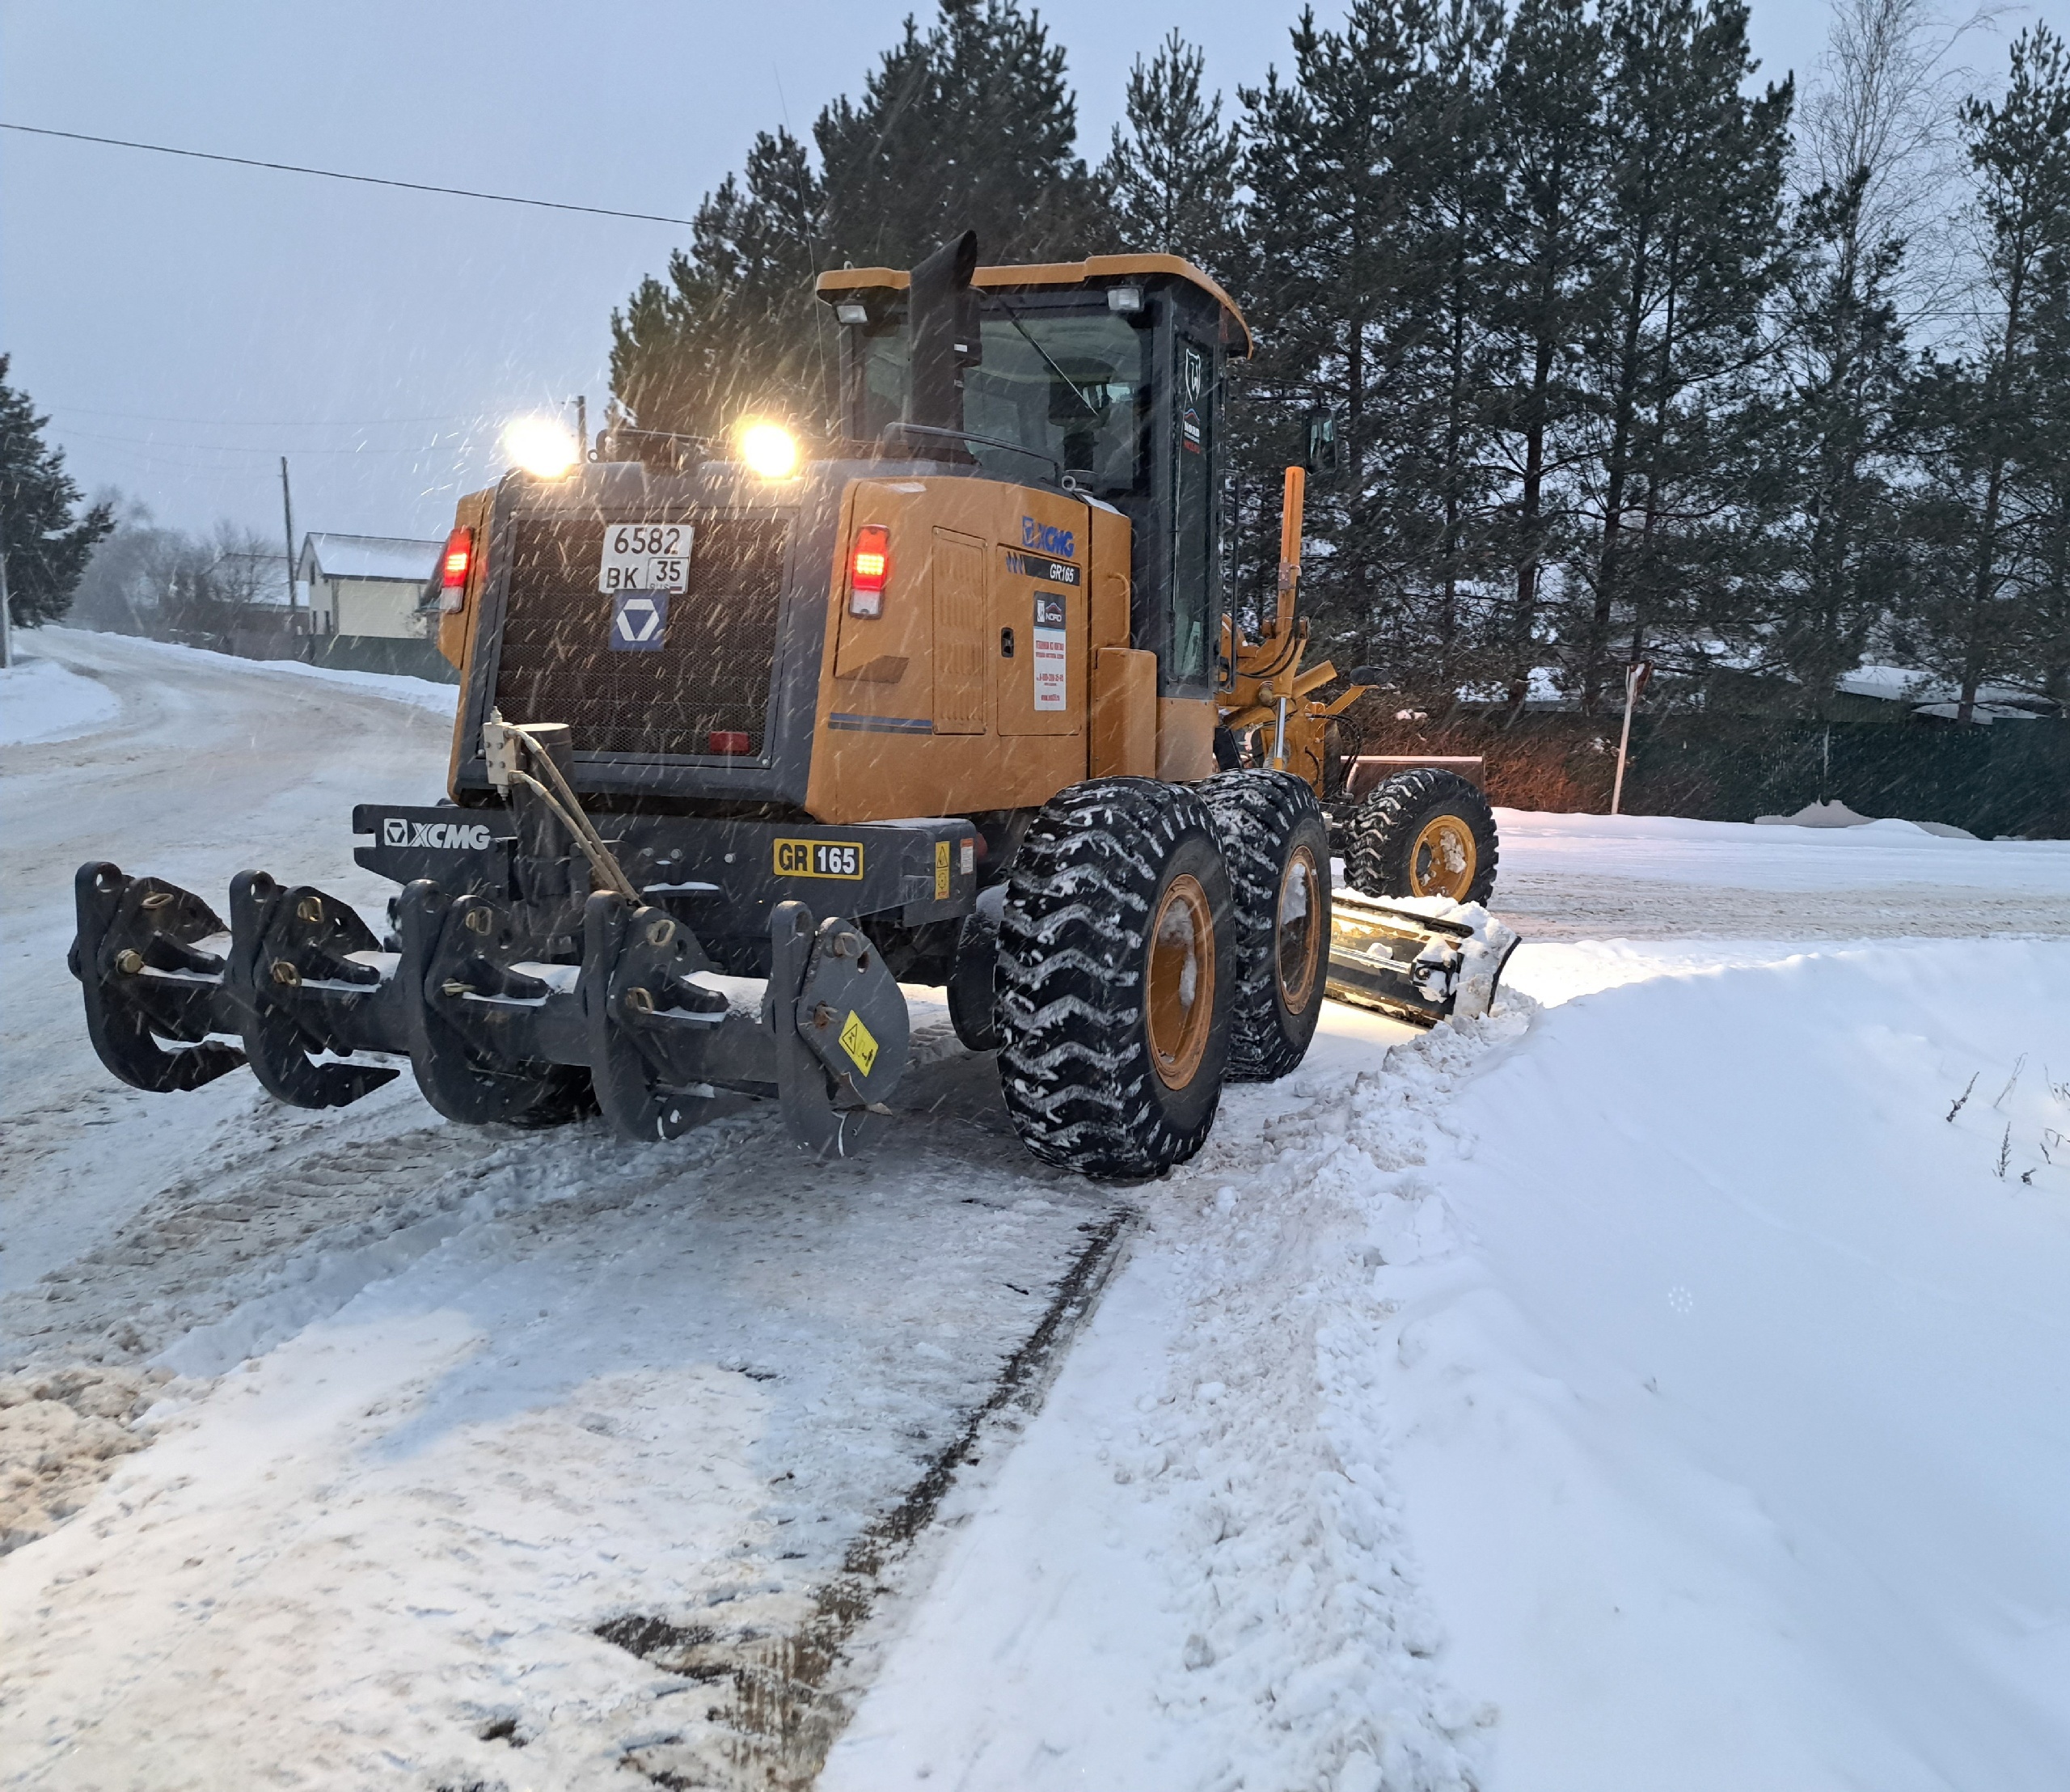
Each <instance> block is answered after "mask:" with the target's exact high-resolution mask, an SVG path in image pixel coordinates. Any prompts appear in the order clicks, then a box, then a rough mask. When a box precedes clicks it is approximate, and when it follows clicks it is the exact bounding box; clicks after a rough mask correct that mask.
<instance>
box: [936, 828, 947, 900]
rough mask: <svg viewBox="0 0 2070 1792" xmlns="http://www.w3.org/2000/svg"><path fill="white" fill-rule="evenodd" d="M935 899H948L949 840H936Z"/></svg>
mask: <svg viewBox="0 0 2070 1792" xmlns="http://www.w3.org/2000/svg"><path fill="white" fill-rule="evenodd" d="M935 900H936V902H947V901H948V841H946V840H937V841H936V842H935Z"/></svg>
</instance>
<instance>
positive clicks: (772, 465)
mask: <svg viewBox="0 0 2070 1792" xmlns="http://www.w3.org/2000/svg"><path fill="white" fill-rule="evenodd" d="M740 450H741V459H742V460H744V461H746V463H747V466H748V471H750V472H752V473H754V474H757V475H759V476H760V477H762V478H763V479H788V478H789V477H790V476H791V475H792V474H793V473H795V472H796V471H797V470H798V438H797V437H796V436H794V435H792V433H791V432H790V431H789V430H788V429H785V428H784V426H783V425H782V424H780V423H769V422H766V421H765V422H754V423H749V424H746V425H742V427H741V436H740Z"/></svg>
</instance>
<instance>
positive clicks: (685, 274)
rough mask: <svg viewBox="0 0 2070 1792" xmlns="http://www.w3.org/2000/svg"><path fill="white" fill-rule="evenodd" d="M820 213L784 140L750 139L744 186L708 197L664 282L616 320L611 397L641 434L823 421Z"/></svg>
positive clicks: (735, 183)
mask: <svg viewBox="0 0 2070 1792" xmlns="http://www.w3.org/2000/svg"><path fill="white" fill-rule="evenodd" d="M821 209H822V192H821V189H820V185H819V183H818V181H817V179H816V177H815V176H814V175H813V171H812V167H811V165H810V163H809V159H808V158H807V156H806V154H805V147H804V146H803V145H801V143H799V142H798V141H797V140H796V138H795V137H792V136H791V135H790V133H788V132H787V131H778V132H776V133H775V134H774V135H771V134H769V133H763V135H761V136H759V137H756V139H755V140H754V147H753V148H752V149H751V150H750V152H749V154H748V159H747V169H746V176H745V179H737V178H736V177H735V176H733V175H727V177H726V178H725V180H723V181H722V182H720V185H719V187H718V188H717V190H716V192H712V193H710V194H708V195H707V196H706V197H705V200H704V201H703V204H702V205H699V207H698V210H697V217H696V219H695V223H694V225H693V226H692V229H691V247H690V249H689V251H688V252H687V253H686V252H684V251H681V250H678V251H677V252H676V253H675V254H674V255H673V256H670V259H669V273H668V280H667V282H666V283H665V284H664V283H663V282H662V281H659V280H657V279H655V278H653V277H652V276H649V277H648V278H647V279H646V280H644V281H641V282H640V285H639V287H638V288H637V290H636V291H635V292H634V293H633V294H632V298H631V299H630V300H629V301H628V302H627V306H626V308H625V310H624V311H623V312H617V311H615V312H613V313H612V315H611V390H612V391H613V392H614V393H615V395H617V398H618V399H619V403H620V404H621V405H623V407H624V408H626V409H627V410H628V411H630V412H632V414H633V416H635V417H636V419H637V420H638V423H639V425H640V427H641V428H642V429H662V430H672V431H676V432H678V433H682V434H686V435H695V436H712V437H716V436H720V435H723V434H724V433H725V432H726V431H727V430H728V429H730V428H731V427H732V426H733V424H734V423H736V422H737V421H738V420H739V418H740V417H741V416H742V415H743V414H744V413H746V412H775V413H777V414H779V415H781V414H789V415H791V416H796V417H798V418H800V419H801V420H803V421H806V422H808V423H810V424H817V422H818V421H819V420H820V418H821V416H822V415H823V413H824V410H825V394H826V352H827V351H826V328H827V326H826V319H824V318H822V316H820V315H818V314H819V313H820V312H822V311H824V309H825V307H824V306H821V305H819V304H817V302H815V300H814V299H813V294H812V280H813V275H814V274H815V273H817V271H818V268H819V265H820V263H821V260H822V252H821V250H820V248H819V231H820V215H819V214H820V211H821Z"/></svg>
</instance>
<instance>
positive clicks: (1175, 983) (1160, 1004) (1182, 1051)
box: [1144, 876, 1215, 1089]
mask: <svg viewBox="0 0 2070 1792" xmlns="http://www.w3.org/2000/svg"><path fill="white" fill-rule="evenodd" d="M1149 972H1150V974H1149V978H1148V982H1149V986H1150V987H1149V989H1148V991H1147V996H1148V1000H1147V1001H1146V1002H1145V1004H1144V1010H1145V1013H1146V1016H1147V1020H1148V1022H1149V1027H1148V1031H1149V1033H1150V1061H1151V1064H1152V1065H1153V1066H1155V1069H1156V1071H1157V1076H1158V1080H1159V1081H1160V1082H1161V1083H1163V1084H1164V1086H1165V1087H1166V1088H1173V1089H1182V1088H1185V1087H1186V1085H1187V1084H1189V1083H1190V1082H1192V1081H1193V1077H1194V1076H1195V1074H1196V1073H1197V1072H1198V1071H1199V1069H1200V1061H1201V1059H1202V1058H1204V1057H1206V1055H1207V1036H1208V1033H1209V1031H1210V1029H1211V1028H1212V1027H1213V1025H1214V1024H1215V918H1214V915H1213V912H1212V911H1210V909H1209V907H1208V904H1207V892H1206V890H1202V888H1201V886H1200V882H1199V880H1198V878H1194V877H1183V876H1182V877H1174V878H1173V879H1172V882H1171V885H1170V887H1168V889H1167V890H1165V892H1164V900H1163V901H1162V902H1160V903H1159V904H1158V905H1157V914H1156V916H1155V919H1153V920H1152V922H1151V928H1150V964H1149Z"/></svg>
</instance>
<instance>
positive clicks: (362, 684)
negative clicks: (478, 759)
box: [51, 629, 460, 716]
mask: <svg viewBox="0 0 2070 1792" xmlns="http://www.w3.org/2000/svg"><path fill="white" fill-rule="evenodd" d="M51 632H52V633H53V634H57V635H74V636H77V635H79V634H82V633H83V631H81V630H77V629H53V630H52V631H51ZM120 639H121V640H123V641H124V642H125V644H126V645H132V646H135V647H139V648H142V649H145V650H146V652H148V653H158V654H170V655H172V656H175V657H180V658H184V659H187V660H189V661H199V662H200V663H201V664H203V665H206V666H217V667H223V668H233V669H234V670H238V671H242V672H249V673H251V674H252V676H253V677H255V678H268V677H272V676H274V675H276V674H278V675H280V676H282V677H285V678H320V679H322V680H323V681H324V682H325V683H328V684H349V685H354V686H357V687H358V688H359V689H360V690H362V691H371V692H372V693H373V694H374V695H376V696H381V697H387V698H391V699H393V700H394V701H395V702H397V703H406V704H414V705H415V706H416V708H420V709H429V710H431V711H433V712H434V713H436V714H438V715H441V716H450V715H451V714H452V713H453V712H454V709H455V708H457V707H458V704H459V700H460V687H458V685H453V684H434V683H432V681H431V680H430V679H429V678H405V677H403V676H402V675H401V674H396V673H389V672H351V671H347V670H344V668H342V667H339V666H305V665H303V664H302V661H300V660H247V659H243V658H241V657H239V656H238V655H236V654H234V653H214V652H212V651H211V650H210V649H207V648H205V647H183V646H181V645H179V644H178V643H177V642H175V641H154V640H148V639H146V637H145V636H141V635H125V636H121V637H120Z"/></svg>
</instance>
